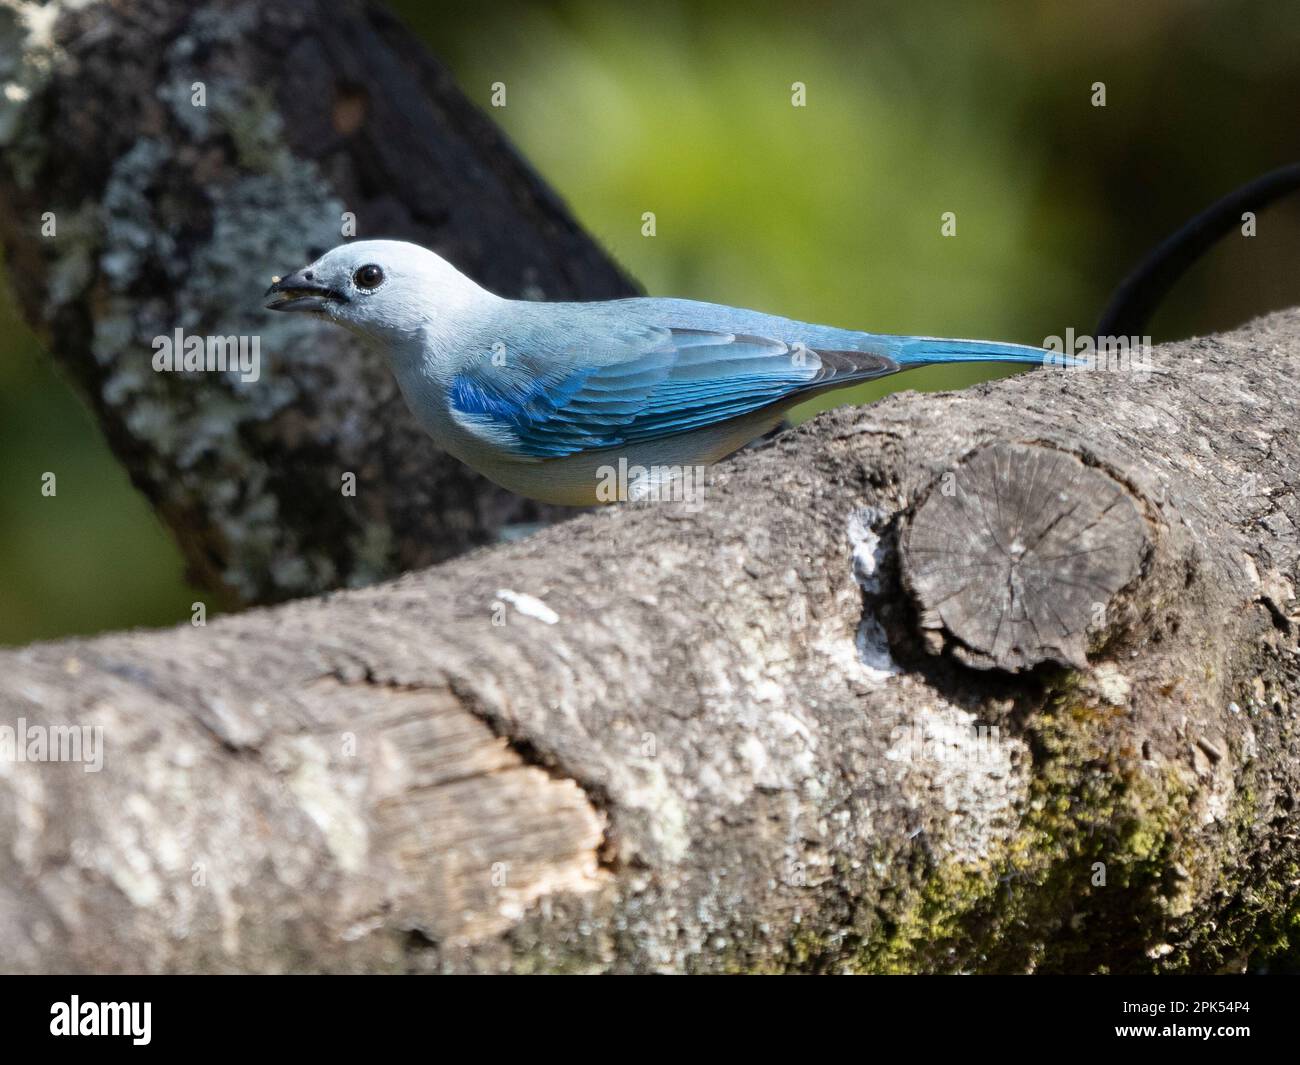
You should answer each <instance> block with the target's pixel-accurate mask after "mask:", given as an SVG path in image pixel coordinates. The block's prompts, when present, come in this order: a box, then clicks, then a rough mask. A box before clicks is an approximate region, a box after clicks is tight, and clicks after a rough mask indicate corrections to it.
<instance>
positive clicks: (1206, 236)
mask: <svg viewBox="0 0 1300 1065" xmlns="http://www.w3.org/2000/svg"><path fill="white" fill-rule="evenodd" d="M1296 189H1300V163H1293V164H1291V165H1289V166H1284V167H1280V168H1278V169H1277V170H1273V171H1270V172H1269V173H1267V174H1265V175H1263V176H1262V177H1258V178H1256V179H1255V180H1254V181H1252V182H1250V183H1249V184H1246V185H1242V186H1241V188H1239V189H1236V190H1235V191H1233V192H1230V193H1228V195H1227V196H1224V197H1223V199H1221V200H1218V201H1217V202H1216V203H1214V204H1212V205H1211V206H1209V207H1207V208H1206V209H1205V210H1204V211H1202V212H1201V213H1200V214H1198V215H1197V216H1196V217H1195V218H1193V219H1192V220H1191V221H1190V222H1188V223H1187V224H1186V225H1185V226H1183V227H1182V228H1181V229H1179V230H1178V231H1177V232H1176V233H1174V234H1173V235H1172V236H1170V237H1167V238H1166V239H1165V240H1164V241H1162V242H1161V243H1160V244H1159V246H1157V247H1156V248H1155V249H1154V250H1153V251H1152V252H1151V253H1150V254H1149V255H1147V257H1146V258H1145V259H1143V260H1142V262H1141V263H1139V264H1138V266H1137V268H1136V269H1135V270H1134V271H1133V272H1132V273H1131V274H1129V275H1128V277H1126V278H1125V279H1124V280H1123V282H1122V283H1121V284H1120V286H1119V287H1118V288H1117V289H1115V292H1114V294H1113V295H1112V296H1111V298H1110V302H1109V303H1108V304H1107V305H1106V309H1105V310H1104V311H1103V312H1102V314H1101V319H1100V321H1098V323H1097V331H1096V333H1095V334H1094V336H1097V337H1108V336H1109V337H1131V336H1141V335H1142V334H1143V330H1144V329H1145V327H1146V324H1147V322H1148V320H1149V319H1150V318H1151V314H1152V312H1154V311H1155V309H1156V307H1157V306H1159V304H1160V301H1161V300H1163V299H1164V298H1165V296H1166V295H1168V293H1169V290H1170V289H1171V288H1173V287H1174V283H1175V282H1176V281H1177V280H1178V279H1179V278H1180V277H1182V276H1183V274H1184V273H1186V272H1187V268H1188V267H1190V266H1191V265H1192V264H1193V263H1194V262H1196V260H1197V259H1199V258H1200V257H1201V256H1202V255H1204V254H1205V253H1206V252H1207V251H1208V250H1209V249H1210V248H1211V247H1212V246H1213V245H1214V244H1215V242H1216V241H1218V239H1219V238H1220V237H1222V236H1223V235H1224V234H1226V233H1227V232H1228V231H1229V230H1230V229H1233V228H1235V227H1237V226H1240V225H1241V216H1242V214H1243V213H1244V212H1246V211H1259V210H1260V209H1262V208H1264V207H1267V206H1268V205H1269V204H1270V203H1272V202H1273V201H1274V200H1276V199H1279V198H1281V197H1282V196H1285V195H1286V194H1287V193H1288V192H1293V191H1295V190H1296Z"/></svg>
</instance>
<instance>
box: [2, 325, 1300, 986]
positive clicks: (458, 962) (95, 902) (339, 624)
mask: <svg viewBox="0 0 1300 1065" xmlns="http://www.w3.org/2000/svg"><path fill="white" fill-rule="evenodd" d="M1298 377H1300V312H1290V313H1287V314H1281V315H1276V316H1273V317H1271V318H1267V319H1264V320H1262V321H1259V322H1255V323H1253V324H1251V325H1250V326H1248V327H1246V328H1244V329H1242V330H1240V331H1237V332H1235V333H1230V334H1226V335H1223V336H1218V337H1212V338H1206V339H1200V340H1192V341H1187V342H1182V343H1177V344H1170V345H1166V346H1163V347H1161V348H1158V349H1157V350H1156V352H1155V372H1152V373H1150V374H1135V373H1125V372H1078V371H1070V372H1065V371H1049V370H1043V371H1036V372H1033V373H1027V374H1023V375H1020V376H1017V377H1014V378H1010V379H1006V380H1003V381H999V382H996V383H992V384H988V385H983V386H979V387H977V388H974V389H970V390H968V391H966V392H963V393H960V394H945V395H933V394H932V395H925V396H917V395H911V394H906V393H903V394H898V395H894V396H891V397H889V398H888V399H886V400H884V401H882V402H880V403H878V404H876V405H874V406H872V407H870V408H859V409H845V410H839V411H835V412H832V413H830V414H827V415H823V416H822V417H819V418H817V419H815V420H814V421H812V422H810V423H808V424H806V425H804V426H801V427H800V428H799V429H798V430H795V431H793V432H789V433H786V434H784V435H781V436H779V437H777V438H776V439H775V440H773V441H772V442H770V443H769V444H767V445H766V446H764V447H762V448H759V449H756V450H753V451H750V452H747V453H745V454H742V455H741V456H739V457H738V458H737V459H736V460H735V461H733V462H730V463H728V464H726V465H725V466H723V467H720V468H719V469H718V470H717V471H716V472H717V476H716V478H715V479H714V481H713V482H712V483H711V484H710V485H709V486H708V487H707V491H706V495H705V497H704V499H703V500H702V501H699V502H698V505H679V504H665V503H660V504H637V505H628V506H623V507H619V508H616V509H610V510H606V511H602V512H599V513H595V514H588V515H584V516H582V517H580V518H578V519H576V520H574V521H573V522H571V523H567V524H566V525H565V526H564V527H563V528H554V529H549V530H546V531H544V532H542V533H540V534H539V535H537V536H535V537H532V538H530V539H528V540H525V541H522V542H519V543H514V544H509V545H505V546H501V547H497V548H494V549H492V550H490V551H485V552H480V553H476V554H473V555H470V556H467V557H464V558H459V559H455V560H453V561H451V562H448V563H445V564H443V565H442V566H439V567H436V568H433V569H429V570H425V571H422V572H418V573H412V574H408V575H407V576H405V577H403V578H401V579H400V580H398V581H396V582H393V583H390V584H383V585H379V586H376V587H374V588H370V589H366V590H359V591H350V592H346V593H342V594H339V595H334V596H330V597H327V598H324V599H321V600H317V601H302V602H297V603H293V604H289V605H287V606H281V607H277V608H275V609H274V610H269V611H253V612H249V613H245V614H242V615H239V616H236V617H231V618H225V619H221V620H219V621H217V622H215V623H213V624H211V625H208V626H207V627H205V628H190V627H182V628H180V629H177V630H171V631H167V632H158V633H132V634H122V635H115V636H106V637H103V638H101V639H96V640H85V641H71V642H65V643H57V644H47V645H37V646H34V647H31V648H27V649H24V650H19V651H6V652H3V653H0V707H2V708H3V713H0V722H10V721H14V720H15V719H18V718H22V719H24V720H25V721H27V722H28V724H29V725H55V724H72V723H75V724H84V725H88V726H94V725H100V726H102V727H103V730H104V733H103V735H104V742H105V763H104V768H103V771H102V772H99V773H85V772H83V771H82V767H81V766H79V765H75V764H64V765H50V764H40V763H31V762H27V763H20V764H14V765H12V766H10V767H9V769H8V770H7V771H6V772H5V773H3V774H0V915H3V917H4V919H3V920H0V957H3V958H4V959H5V963H6V966H7V967H10V968H16V969H22V970H32V971H48V970H61V969H74V970H92V971H115V970H122V969H149V970H165V971H189V970H203V971H227V970H234V971H279V970H329V971H336V970H366V971H428V970H440V971H523V972H534V971H571V970H579V971H585V970H600V971H610V970H612V971H785V970H798V971H833V972H840V971H852V972H881V971H886V972H970V971H977V972H1027V971H1028V972H1059V971H1068V972H1112V973H1114V972H1147V971H1157V972H1159V971H1174V972H1186V971H1197V972H1205V971H1240V970H1242V969H1243V968H1245V967H1247V966H1248V965H1249V964H1250V962H1251V958H1252V955H1253V956H1254V957H1255V958H1257V959H1259V958H1264V957H1265V956H1266V955H1268V954H1269V953H1270V952H1276V951H1279V950H1285V949H1287V946H1288V944H1289V943H1290V942H1291V941H1292V937H1293V936H1294V935H1295V933H1296V921H1297V913H1298V912H1300V907H1298V904H1297V900H1298V898H1300V877H1298V876H1297V864H1298V858H1300V810H1298V809H1297V803H1296V796H1297V791H1298V788H1300V734H1298V732H1297V729H1296V715H1297V711H1298V709H1300V618H1298V617H1297V604H1296V601H1295V596H1294V588H1295V582H1296V580H1297V579H1298V578H1300V572H1298V567H1300V539H1298V538H1297V536H1296V532H1295V530H1296V527H1297V525H1300V433H1298V432H1297V426H1300V396H1298V395H1297V390H1296V388H1295V385H1294V382H1295V381H1296V380H1297V378H1298ZM990 448H998V449H1011V450H1012V451H1015V452H1017V453H1019V452H1020V450H1021V449H1048V450H1052V451H1055V452H1059V453H1061V454H1064V455H1068V456H1071V457H1072V463H1074V464H1075V465H1077V464H1079V463H1081V464H1083V465H1084V466H1086V467H1087V468H1088V469H1090V470H1093V471H1097V473H1098V474H1099V475H1104V476H1097V477H1088V478H1078V479H1071V480H1070V482H1069V483H1068V484H1067V483H1064V482H1063V483H1061V484H1060V485H1054V486H1053V487H1054V488H1059V492H1051V493H1048V497H1052V498H1056V497H1060V498H1064V499H1067V500H1069V501H1070V505H1071V506H1072V507H1074V506H1078V507H1086V506H1089V505H1092V504H1091V503H1090V502H1089V501H1090V500H1092V501H1093V502H1094V503H1095V502H1096V501H1097V500H1105V499H1109V498H1111V497H1112V495H1113V492H1114V491H1115V489H1114V487H1113V486H1115V485H1118V486H1121V490H1122V492H1123V493H1124V498H1125V501H1126V503H1127V504H1131V506H1132V508H1133V512H1134V513H1135V514H1136V515H1137V516H1138V519H1137V520H1139V521H1140V523H1141V534H1142V535H1141V536H1140V537H1133V536H1129V535H1127V534H1126V535H1125V536H1124V537H1122V538H1121V540H1119V541H1116V546H1115V550H1116V551H1117V552H1125V553H1128V552H1137V555H1136V557H1137V559H1138V564H1137V565H1136V566H1135V567H1132V568H1131V572H1132V573H1133V576H1132V579H1131V580H1129V581H1127V583H1125V584H1124V585H1123V586H1122V587H1118V588H1115V589H1112V590H1108V591H1106V592H1105V598H1104V600H1102V601H1099V602H1098V603H1097V606H1098V608H1099V609H1098V610H1096V611H1093V610H1091V609H1088V610H1086V611H1084V615H1085V616H1087V618H1088V622H1087V625H1086V630H1085V631H1083V632H1081V633H1080V632H1078V631H1076V629H1075V627H1076V626H1077V625H1078V624H1079V623H1080V622H1079V620H1078V617H1077V616H1076V615H1074V614H1068V613H1067V616H1063V617H1062V618H1061V621H1062V623H1063V628H1062V630H1061V631H1062V632H1063V633H1065V635H1066V636H1067V637H1068V640H1067V641H1066V643H1065V644H1063V645H1059V644H1057V643H1054V642H1053V641H1050V640H1049V641H1044V642H1042V643H1041V645H1036V646H1038V650H1037V651H1035V650H1034V646H1031V645H1029V644H1026V643H1024V641H1023V640H1022V641H1021V644H1020V645H1019V648H1018V649H1017V650H1015V653H1014V654H1012V653H1011V651H1012V649H1011V648H1009V647H1008V646H1005V645H1003V644H1002V643H1000V642H999V641H998V640H996V639H993V640H991V641H989V642H988V645H987V647H985V648H984V649H983V650H981V651H980V655H979V656H977V657H972V655H971V654H969V653H967V652H969V651H971V650H972V648H971V647H970V646H969V645H965V644H963V642H962V638H961V637H962V631H967V630H966V629H964V628H963V626H962V625H961V624H959V623H958V622H953V624H956V625H957V629H960V630H961V631H957V629H948V628H945V627H944V626H945V625H946V624H948V623H947V622H945V621H944V620H943V617H942V616H940V620H939V623H938V628H936V627H935V622H934V616H933V615H935V613H936V609H935V608H936V606H937V604H934V603H931V602H927V601H926V599H925V596H926V594H928V593H927V592H926V588H928V587H931V585H928V584H927V583H926V582H924V581H922V582H918V583H916V584H915V585H914V586H913V585H910V584H909V582H908V581H907V580H906V575H907V574H908V573H909V572H913V571H914V567H915V565H916V560H915V559H912V558H910V557H909V550H910V549H911V545H912V544H913V539H912V537H910V536H909V533H908V530H909V529H910V527H911V523H912V522H913V521H914V520H915V518H916V515H917V514H918V513H919V512H920V511H921V509H922V508H923V507H924V506H926V501H927V500H931V499H933V498H934V493H935V492H936V491H939V492H942V491H943V487H942V486H943V485H944V484H945V483H946V479H947V478H948V477H950V476H955V477H956V478H957V481H958V483H959V484H960V482H961V478H962V476H963V474H962V471H963V470H969V469H970V468H971V467H970V464H971V463H972V462H974V461H977V459H978V457H979V456H981V455H983V454H986V453H987V451H988V449H990ZM1076 460H1077V462H1076ZM1042 468H1043V469H1044V470H1047V469H1052V468H1058V469H1066V468H1069V469H1073V468H1074V466H1073V465H1071V464H1070V463H1066V464H1064V465H1062V466H1059V467H1056V466H1052V465H1050V464H1048V465H1044V466H1043V467H1042ZM982 483H988V482H982ZM1087 485H1092V486H1093V487H1086V486H1087ZM1080 486H1084V487H1080ZM984 490H985V489H981V491H984ZM1048 497H1043V496H1040V495H1038V494H1037V493H1024V494H1023V496H1022V498H1023V499H1024V500H1026V501H1032V500H1038V499H1046V498H1048ZM986 502H988V503H989V504H990V507H989V509H988V510H987V513H988V514H989V515H990V517H989V519H988V520H989V521H990V522H991V523H997V522H1006V521H1008V520H1009V519H1008V515H1007V514H1006V513H1002V514H1001V515H997V514H996V511H995V508H994V506H993V504H994V502H995V501H993V500H986ZM1004 502H1005V500H1004ZM1021 505H1022V506H1031V504H1030V503H1029V502H1026V503H1023V504H1021ZM1032 505H1036V504H1032ZM1044 505H1046V504H1044ZM1106 505H1109V504H1106ZM975 512H977V511H972V513H975ZM1032 518H1033V514H1031V513H1028V512H1026V513H1025V522H1024V525H1025V527H1030V526H1031V525H1032V521H1031V519H1032ZM1006 527H1007V528H1013V527H1017V526H1016V523H1015V522H1012V523H1011V524H1010V525H1007V526H1006ZM1052 527H1053V528H1056V527H1057V526H1055V525H1053V526H1052ZM1125 528H1128V526H1127V525H1126V526H1125ZM1129 531H1130V532H1131V531H1132V530H1131V529H1130V530H1129ZM976 534H978V535H982V531H981V530H974V529H972V535H976ZM918 542H921V541H918ZM1004 546H1005V547H1006V550H1007V553H1008V557H1009V558H1010V557H1013V556H1014V557H1015V558H1017V559H1018V558H1022V557H1023V556H1024V553H1025V552H1024V551H1022V550H1020V548H1019V547H1016V546H1015V545H1014V544H1013V543H1008V544H1005V545H1004ZM1021 546H1022V547H1025V548H1028V546H1029V545H1028V544H1024V545H1021ZM1092 546H1093V547H1094V548H1098V549H1100V550H1102V551H1103V552H1104V551H1105V550H1106V545H1104V544H1103V545H1096V544H1094V545H1092ZM1046 561H1047V560H1046V559H1045V558H1043V557H1039V559H1038V560H1037V561H1036V563H1035V566H1036V567H1039V566H1043V565H1045V563H1046ZM1115 561H1116V563H1117V564H1118V565H1119V570H1118V571H1119V572H1130V568H1129V565H1128V563H1129V562H1130V561H1132V559H1131V558H1130V557H1128V556H1126V557H1125V558H1118V559H1116V560H1115ZM971 569H972V579H975V580H979V579H982V578H981V577H980V576H979V574H980V573H981V572H984V570H983V569H982V568H980V567H974V566H972V567H971ZM1011 569H1014V567H1012V566H1011V565H1010V563H1007V564H1005V565H1004V564H1001V563H999V565H997V566H990V567H988V568H987V572H988V573H992V574H994V577H993V583H992V585H991V586H990V588H989V598H988V600H987V601H988V602H990V603H995V602H999V603H1000V602H1012V603H1015V602H1018V601H1020V598H1021V597H1022V596H1021V592H1019V591H1014V590H1013V593H1008V595H1006V596H1003V594H1002V593H1003V592H1004V590H1005V589H1004V587H1003V586H1004V585H1005V583H1006V582H1007V580H1008V573H1009V572H1010V570H1011ZM1035 572H1041V573H1043V574H1046V575H1047V576H1046V577H1045V578H1044V579H1047V578H1049V577H1050V576H1051V572H1052V571H1051V570H1050V567H1048V568H1046V569H1041V570H1039V569H1036V570H1035ZM1056 572H1057V573H1058V574H1059V575H1061V577H1062V579H1067V580H1074V579H1075V578H1076V577H1077V576H1078V574H1079V573H1080V571H1079V570H1078V569H1077V564H1076V563H1075V562H1069V563H1068V564H1065V563H1063V564H1062V566H1061V568H1060V569H1059V571H1056ZM1084 572H1085V574H1086V573H1088V572H1091V571H1090V570H1085V571H1084ZM1017 580H1019V578H1017ZM933 587H946V585H944V584H943V582H939V583H937V584H934V585H933ZM1024 587H1025V588H1028V587H1029V585H1028V584H1025V585H1024ZM1035 587H1039V585H1037V584H1036V585H1035ZM1103 587H1109V586H1105V585H1103ZM971 601H978V600H977V599H972V600H971ZM1087 605H1088V606H1089V607H1091V604H1087ZM939 613H940V615H941V614H942V612H941V611H940V612H939ZM1076 637H1078V639H1077V640H1076ZM971 639H972V640H973V639H975V637H971ZM1061 646H1064V647H1066V648H1067V651H1068V653H1064V654H1057V651H1058V650H1059V649H1060V647H1061ZM1035 656H1039V657H1041V658H1042V660H1041V661H1038V662H1030V661H1029V659H1030V658H1033V657H1035ZM990 657H999V658H1000V660H1001V661H1002V665H996V664H993V663H991V662H990V661H989V658H990ZM1058 659H1065V660H1066V661H1065V664H1062V662H1061V661H1059V660H1058Z"/></svg>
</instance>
